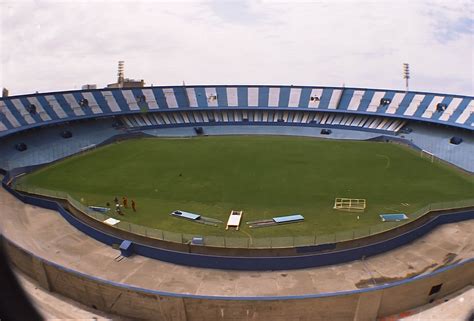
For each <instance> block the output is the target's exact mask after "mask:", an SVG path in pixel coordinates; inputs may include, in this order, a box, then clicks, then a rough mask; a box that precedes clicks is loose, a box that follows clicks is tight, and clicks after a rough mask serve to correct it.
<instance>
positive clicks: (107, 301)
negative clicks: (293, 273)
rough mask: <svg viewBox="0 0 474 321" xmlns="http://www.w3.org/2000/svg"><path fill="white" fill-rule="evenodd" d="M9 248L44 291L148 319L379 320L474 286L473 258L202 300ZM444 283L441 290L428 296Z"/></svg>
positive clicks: (13, 259) (19, 265) (17, 263)
mask: <svg viewBox="0 0 474 321" xmlns="http://www.w3.org/2000/svg"><path fill="white" fill-rule="evenodd" d="M5 247H6V251H7V253H8V256H9V257H10V259H11V262H12V263H13V264H14V265H15V266H16V267H17V268H18V269H20V270H21V271H23V272H25V273H26V274H28V275H29V276H30V277H32V278H33V279H35V280H36V281H38V283H39V284H40V285H41V286H42V287H44V288H46V289H49V290H50V291H53V292H57V293H60V294H62V295H64V296H66V297H68V298H71V299H73V300H75V301H78V302H81V303H83V304H85V305H87V306H89V307H92V308H96V309H99V310H102V311H106V312H110V313H114V314H118V315H122V316H126V317H132V318H140V319H146V320H169V321H204V320H206V321H209V320H227V321H240V320H272V321H273V320H274V321H287V320H308V321H309V320H311V321H318V320H321V321H323V320H357V321H362V320H375V319H376V318H378V317H383V316H387V315H391V314H395V313H400V312H403V311H406V310H409V309H412V308H414V307H417V306H420V305H424V304H427V303H429V301H430V300H433V299H436V298H439V297H443V296H446V295H448V294H450V293H453V292H455V291H457V290H460V289H462V288H464V287H466V286H469V285H472V284H473V283H474V259H470V260H468V261H464V262H461V263H458V264H455V265H451V266H448V267H445V268H442V269H439V270H438V271H435V272H432V273H430V274H427V275H423V276H420V277H415V278H413V279H407V280H402V281H398V282H394V283H391V284H385V285H379V286H375V287H371V288H366V289H361V290H355V291H347V292H335V293H325V294H314V295H311V294H309V295H302V296H285V297H284V296H282V297H222V296H199V295H189V294H179V293H167V292H160V291H153V290H148V289H143V288H137V287H132V286H128V285H125V284H120V283H116V282H112V281H109V280H103V279H100V278H96V277H94V276H90V275H86V274H83V273H80V272H78V271H74V270H71V269H69V268H67V267H63V266H60V265H57V264H55V263H53V262H50V261H47V260H44V259H42V258H39V257H37V256H35V255H34V254H33V253H30V252H29V251H26V250H25V249H22V248H21V247H19V246H18V245H16V244H15V243H13V242H11V241H9V240H7V239H5ZM32 262H33V263H32ZM34 262H36V263H34ZM439 284H442V286H441V290H440V291H439V292H437V293H435V294H433V295H429V293H430V290H431V288H432V287H433V286H435V285H439Z"/></svg>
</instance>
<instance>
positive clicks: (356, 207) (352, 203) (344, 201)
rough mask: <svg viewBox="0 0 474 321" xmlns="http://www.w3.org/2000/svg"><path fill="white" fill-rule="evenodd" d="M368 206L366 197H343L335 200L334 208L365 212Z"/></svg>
mask: <svg viewBox="0 0 474 321" xmlns="http://www.w3.org/2000/svg"><path fill="white" fill-rule="evenodd" d="M366 206H367V202H366V200H365V198H341V197H338V198H336V199H335V201H334V209H336V210H340V211H348V212H363V211H364V210H365V208H366Z"/></svg>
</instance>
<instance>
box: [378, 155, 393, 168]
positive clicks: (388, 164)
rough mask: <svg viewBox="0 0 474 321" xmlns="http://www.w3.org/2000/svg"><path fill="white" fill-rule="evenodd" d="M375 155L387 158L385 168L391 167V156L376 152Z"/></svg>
mask: <svg viewBox="0 0 474 321" xmlns="http://www.w3.org/2000/svg"><path fill="white" fill-rule="evenodd" d="M375 156H377V157H382V158H385V160H386V161H387V163H386V164H385V168H386V169H387V168H389V167H390V157H388V156H387V155H381V154H376V155H375Z"/></svg>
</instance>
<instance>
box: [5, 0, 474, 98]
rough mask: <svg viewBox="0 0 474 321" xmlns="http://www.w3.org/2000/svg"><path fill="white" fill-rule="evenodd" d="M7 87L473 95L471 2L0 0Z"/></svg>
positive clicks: (473, 18) (19, 91)
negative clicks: (142, 85) (405, 72)
mask: <svg viewBox="0 0 474 321" xmlns="http://www.w3.org/2000/svg"><path fill="white" fill-rule="evenodd" d="M0 17H1V30H0V37H1V39H0V40H1V41H0V45H1V51H0V54H1V74H0V75H1V77H0V86H1V87H6V88H8V89H9V90H10V94H22V93H31V92H35V91H39V92H44V91H56V90H68V89H79V88H80V87H81V85H83V84H86V83H92V84H97V85H98V87H99V88H100V87H104V86H105V85H106V84H107V83H111V82H114V81H116V69H117V61H118V60H124V61H125V76H126V77H129V78H136V79H144V80H145V82H146V84H147V85H151V84H153V85H173V84H182V82H183V81H185V82H186V84H188V85H191V84H288V85H290V84H293V85H320V86H340V85H342V84H345V86H348V87H349V86H353V87H374V88H392V89H403V88H404V81H403V79H402V63H404V62H408V63H410V69H411V76H412V79H411V80H410V81H411V83H410V89H413V90H420V91H434V92H443V93H458V94H465V95H474V63H473V55H474V27H473V24H474V1H473V0H467V1H461V0H449V1H447V0H445V1H420V0H411V1H410V0H388V1H383V0H379V1H349V0H345V1H342V0H338V1H289V0H288V1H243V0H242V1H218V0H215V1H206V2H203V1H168V2H163V1H101V2H99V1H72V0H69V1H64V0H63V1H21V0H15V1H11V0H6V1H5V0H0Z"/></svg>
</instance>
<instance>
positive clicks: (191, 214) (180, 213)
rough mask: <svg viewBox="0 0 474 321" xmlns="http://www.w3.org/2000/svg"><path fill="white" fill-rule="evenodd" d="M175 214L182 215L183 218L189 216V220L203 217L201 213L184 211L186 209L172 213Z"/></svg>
mask: <svg viewBox="0 0 474 321" xmlns="http://www.w3.org/2000/svg"><path fill="white" fill-rule="evenodd" d="M172 214H173V215H174V216H178V217H182V218H187V219H188V220H197V219H198V218H200V217H201V215H199V214H194V213H189V212H184V211H179V210H178V211H174V212H173V213H172Z"/></svg>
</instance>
